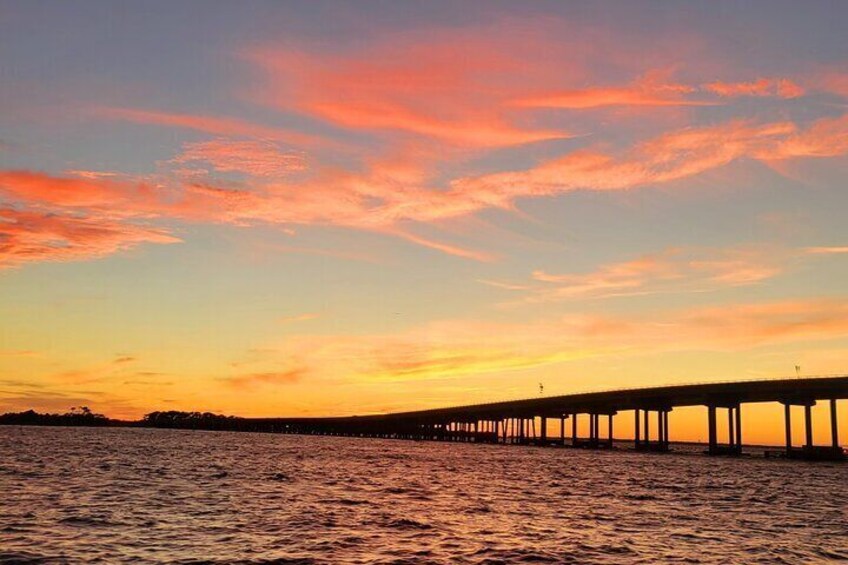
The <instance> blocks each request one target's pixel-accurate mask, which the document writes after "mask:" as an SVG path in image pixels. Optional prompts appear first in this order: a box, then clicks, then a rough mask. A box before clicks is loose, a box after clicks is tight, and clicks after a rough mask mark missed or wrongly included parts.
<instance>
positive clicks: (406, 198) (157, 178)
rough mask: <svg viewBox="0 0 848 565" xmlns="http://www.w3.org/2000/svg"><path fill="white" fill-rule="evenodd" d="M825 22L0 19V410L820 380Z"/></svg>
mask: <svg viewBox="0 0 848 565" xmlns="http://www.w3.org/2000/svg"><path fill="white" fill-rule="evenodd" d="M846 20H848V5H846V4H845V3H842V2H824V1H822V2H805V3H798V2H773V1H768V2H757V1H752V2H745V3H737V2H709V3H707V2H703V3H694V2H692V3H680V4H671V3H668V2H627V3H622V2H610V3H606V2H593V3H584V2H533V3H516V2H485V3H482V2H464V3H461V2H460V3H457V2H388V1H387V2H375V1H370V2H369V1H365V2H356V3H347V2H308V3H307V2H268V3H264V2H249V3H238V4H234V3H223V2H190V1H188V2H180V3H171V2H167V3H166V2H144V3H129V2H79V3H67V2H59V1H55V2H42V1H27V2H23V1H19V2H12V1H8V0H2V1H0V54H2V56H0V109H2V111H0V411H12V410H24V409H29V408H35V409H37V410H50V411H64V410H67V409H68V408H70V407H71V406H80V405H86V406H89V407H91V408H92V409H93V410H95V411H99V412H104V413H106V414H108V415H110V416H114V417H122V418H136V417H139V416H141V415H142V414H144V413H146V412H150V411H153V410H202V411H214V412H222V413H227V414H239V415H244V416H286V415H291V416H300V415H314V416H319V415H343V414H365V413H378V412H387V411H395V410H411V409H419V408H421V409H423V408H432V407H439V406H449V405H456V404H470V403H477V402H487V401H493V400H508V399H514V398H527V397H534V396H538V395H539V394H540V392H539V385H540V383H541V384H542V385H543V386H544V391H543V393H544V394H545V395H554V394H567V393H571V392H580V391H589V390H606V389H613V388H623V387H643V386H657V385H663V384H674V383H693V382H712V381H721V380H740V379H758V378H773V377H784V376H795V375H796V369H795V367H796V365H798V366H800V374H801V375H802V376H805V375H806V376H810V375H826V374H845V373H848V300H846V296H848V293H846V289H845V281H846V280H848V228H846V223H845V218H846V212H848V193H847V192H846V187H845V179H846V173H848V158H846V155H848V39H846V36H845V33H844V22H845V21H846ZM842 406H846V407H848V401H842V402H841V403H840V409H841V410H842V414H844V416H841V422H840V426H841V427H842V428H843V437H848V412H846V411H845V410H846V409H848V408H846V409H842V408H841V407H842ZM750 410H751V414H752V415H753V416H752V417H750V418H748V419H747V420H746V429H745V433H746V436H748V437H746V438H745V439H746V440H748V439H751V440H759V441H770V440H776V439H779V433H782V432H780V430H782V427H781V421H780V419H779V412H780V409H779V407H776V406H774V407H751V408H750ZM816 410H817V411H819V410H820V409H819V407H817V409H816ZM817 413H818V412H817ZM678 414H679V415H678ZM685 414H686V411H678V412H675V413H673V415H672V418H671V426H672V437H674V436H675V435H678V436H679V437H680V438H681V439H684V438H685V439H697V438H699V437H701V436H703V434H704V433H705V426H706V417H705V411H704V414H701V412H699V411H698V412H692V410H690V412H689V416H686V415H685ZM821 414H822V416H821V422H822V424H821V425H819V426H818V428H820V429H817V431H816V433H817V434H824V433H825V432H826V430H825V428H826V425H825V424H824V422H825V420H824V418H826V412H821ZM676 418H677V420H678V421H679V425H678V426H677V430H675V419H676ZM625 420H626V419H625ZM675 431H678V433H677V434H675ZM821 437H822V438H824V437H825V436H824V435H821Z"/></svg>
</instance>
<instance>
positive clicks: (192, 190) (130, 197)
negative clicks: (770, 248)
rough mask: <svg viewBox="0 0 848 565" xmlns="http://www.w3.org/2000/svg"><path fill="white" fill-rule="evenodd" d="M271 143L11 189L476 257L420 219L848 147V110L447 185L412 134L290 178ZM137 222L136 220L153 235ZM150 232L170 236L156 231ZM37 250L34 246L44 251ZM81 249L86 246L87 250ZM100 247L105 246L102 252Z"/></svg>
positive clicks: (59, 206) (112, 216) (0, 185)
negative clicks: (372, 237) (236, 175)
mask: <svg viewBox="0 0 848 565" xmlns="http://www.w3.org/2000/svg"><path fill="white" fill-rule="evenodd" d="M279 151H280V150H279V148H278V147H277V146H275V145H274V144H271V143H270V142H268V143H266V142H253V141H250V142H238V141H233V140H213V141H210V142H201V143H198V144H190V145H189V146H187V149H186V152H184V153H183V154H182V155H181V156H178V157H177V158H176V161H192V162H194V161H195V160H201V159H203V160H205V161H206V162H209V163H210V164H211V168H212V169H216V168H217V169H218V170H223V171H235V170H240V171H241V172H245V173H248V179H246V180H244V181H241V182H239V183H233V182H222V181H220V180H218V179H214V178H206V176H204V177H203V178H199V179H196V178H192V177H188V178H184V177H183V178H181V177H180V176H179V175H177V176H168V174H167V172H166V173H165V174H164V175H161V174H160V175H158V176H155V177H149V178H146V179H144V180H134V179H131V178H125V177H120V176H117V177H113V176H102V175H94V176H92V175H88V174H86V175H84V176H83V177H77V178H74V177H56V176H50V175H46V174H43V173H37V172H30V171H0V195H3V196H4V197H6V198H7V199H9V200H10V201H12V202H17V203H20V204H22V205H26V206H29V207H32V208H33V209H37V210H38V211H48V212H56V213H58V214H61V215H64V216H67V215H68V212H69V211H72V212H73V215H84V216H85V217H87V218H89V219H88V220H87V221H88V222H89V224H91V222H93V221H94V219H95V218H102V219H103V220H104V222H105V228H104V229H105V230H106V231H110V230H111V231H114V229H115V227H116V225H115V222H116V221H118V220H120V221H128V220H155V219H159V218H171V219H177V220H182V221H189V222H205V223H217V224H231V225H238V226H246V225H252V224H256V223H264V224H269V225H275V226H278V227H280V228H281V229H285V230H288V231H289V232H290V233H291V228H292V227H293V226H297V225H329V226H340V227H346V228H351V229H358V230H366V231H371V232H376V233H383V234H387V235H392V236H396V237H402V238H404V239H407V240H409V241H411V242H413V243H415V244H418V245H423V246H427V247H430V248H433V249H436V250H439V251H441V252H444V253H449V254H453V255H457V256H460V257H465V258H470V259H475V260H481V261H486V260H491V259H492V258H493V255H492V254H490V253H486V252H483V251H478V250H472V249H466V248H464V247H462V246H458V245H456V244H454V243H452V242H442V241H438V240H437V239H434V238H431V237H424V236H422V235H419V232H420V230H417V229H416V226H415V224H429V225H437V224H438V223H439V222H443V221H447V220H452V219H456V218H461V217H465V216H468V215H472V214H475V213H477V212H479V211H481V210H485V209H492V208H495V209H504V210H512V209H514V206H515V202H516V201H517V200H518V199H521V198H539V197H546V196H555V195H558V194H562V193H566V192H569V191H574V190H625V189H629V188H633V187H639V186H645V185H650V184H659V183H665V182H670V181H674V180H678V179H682V178H686V177H690V176H693V175H698V174H700V173H703V172H705V171H709V170H712V169H715V168H718V167H721V166H723V165H726V164H728V163H731V162H733V161H735V160H737V159H741V158H753V159H761V160H779V159H790V158H802V157H826V156H836V155H844V154H846V153H848V115H844V116H840V117H836V118H824V119H820V120H818V121H815V122H813V123H812V124H810V125H809V126H807V127H806V128H799V127H798V126H797V125H795V124H794V123H792V122H774V123H766V124H751V123H749V122H742V121H732V122H728V123H724V124H720V125H716V126H709V127H703V128H688V129H682V130H678V131H673V132H670V133H666V134H663V135H660V136H658V137H656V138H654V139H649V140H647V141H644V142H642V143H638V144H636V145H635V146H634V147H632V148H630V149H629V150H626V151H624V152H622V153H620V154H615V153H609V152H604V151H600V150H597V149H584V150H578V151H574V152H571V153H568V154H566V155H564V156H562V157H559V158H556V159H552V160H549V161H546V162H542V163H540V164H539V165H537V166H534V167H532V168H530V169H528V170H523V171H512V172H502V173H494V174H489V175H481V176H477V177H466V178H455V179H454V180H452V181H449V183H448V186H447V188H443V187H441V186H439V185H438V184H437V183H435V182H434V180H433V178H432V177H433V176H434V173H433V172H432V171H431V170H430V169H428V166H432V164H431V162H430V160H432V159H436V162H438V161H437V160H438V156H439V153H438V152H437V151H435V150H433V149H432V148H429V147H428V148H425V149H423V150H422V149H421V148H420V146H418V145H415V144H411V145H409V146H402V149H400V150H398V152H396V153H395V154H392V155H390V156H389V157H388V158H384V159H372V160H370V161H368V163H367V166H366V167H365V169H364V170H362V171H356V172H349V171H343V170H338V169H327V168H323V169H320V168H319V169H318V170H316V171H315V172H314V174H311V175H309V176H308V177H307V178H300V179H288V178H280V175H284V174H285V173H286V172H288V170H289V169H290V168H291V167H292V165H294V167H295V168H296V167H297V166H298V165H297V162H296V161H295V162H287V161H285V160H284V159H282V160H280V161H278V160H277V159H281V158H282V157H283V156H285V155H286V153H285V152H282V153H280V152H279ZM139 229H141V228H138V227H137V226H136V227H135V228H133V227H132V226H129V227H127V228H126V230H127V231H128V233H132V234H133V237H135V238H136V240H137V241H143V237H144V236H142V234H141V232H139ZM144 233H147V236H146V237H148V238H157V237H158V238H159V239H160V240H161V238H162V237H163V235H164V234H163V233H162V232H159V233H158V235H157V234H154V233H153V232H151V231H150V230H148V231H147V232H144ZM34 256H35V255H33V257H34ZM81 256H85V255H84V254H83V255H81ZM98 256H99V255H98Z"/></svg>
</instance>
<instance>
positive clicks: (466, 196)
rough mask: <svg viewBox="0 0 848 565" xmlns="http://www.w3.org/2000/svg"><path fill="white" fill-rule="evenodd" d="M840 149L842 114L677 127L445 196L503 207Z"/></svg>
mask: <svg viewBox="0 0 848 565" xmlns="http://www.w3.org/2000/svg"><path fill="white" fill-rule="evenodd" d="M845 153H848V115H845V116H842V117H840V118H835V119H831V118H825V119H821V120H818V121H816V122H814V123H813V124H812V125H810V126H809V127H808V128H807V129H805V130H799V129H798V127H797V126H796V125H795V124H793V123H791V122H775V123H770V124H763V125H752V124H749V123H746V122H740V121H734V122H729V123H725V124H721V125H718V126H710V127H704V128H690V129H683V130H679V131H676V132H671V133H667V134H664V135H661V136H659V137H657V138H655V139H652V140H649V141H646V142H643V143H640V144H638V145H636V146H635V147H634V148H633V149H631V150H630V151H628V152H627V153H625V154H624V155H623V156H620V157H615V156H613V155H610V154H606V153H601V152H596V151H590V150H582V151H577V152H574V153H569V154H567V155H565V156H563V157H561V158H559V159H554V160H551V161H547V162H543V163H541V164H540V165H538V166H536V167H534V168H532V169H529V170H526V171H520V172H505V173H495V174H490V175H483V176H479V177H476V178H465V179H458V180H455V181H453V182H452V191H451V193H450V194H449V195H448V196H456V197H457V198H459V199H462V200H464V201H465V203H466V206H467V207H471V203H477V205H478V207H479V208H484V207H500V208H509V207H511V204H512V202H513V201H514V200H516V199H517V198H526V197H540V196H553V195H556V194H560V193H564V192H569V191H573V190H623V189H628V188H633V187H637V186H644V185H648V184H659V183H664V182H669V181H674V180H678V179H682V178H686V177H690V176H694V175H697V174H700V173H703V172H705V171H709V170H711V169H715V168H718V167H721V166H723V165H726V164H728V163H731V162H733V161H735V160H737V159H740V158H743V157H749V158H757V159H763V160H767V159H786V158H791V157H808V156H835V155H843V154H845Z"/></svg>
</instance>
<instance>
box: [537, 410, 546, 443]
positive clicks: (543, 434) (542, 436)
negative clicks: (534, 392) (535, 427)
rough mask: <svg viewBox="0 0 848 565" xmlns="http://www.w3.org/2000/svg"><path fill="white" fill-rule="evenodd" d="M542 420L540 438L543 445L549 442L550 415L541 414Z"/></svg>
mask: <svg viewBox="0 0 848 565" xmlns="http://www.w3.org/2000/svg"><path fill="white" fill-rule="evenodd" d="M541 418H542V420H541V422H540V424H539V436H540V437H539V440H540V441H541V442H542V445H546V444H547V443H548V417H547V416H541Z"/></svg>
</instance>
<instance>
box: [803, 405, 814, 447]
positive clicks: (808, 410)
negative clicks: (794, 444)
mask: <svg viewBox="0 0 848 565" xmlns="http://www.w3.org/2000/svg"><path fill="white" fill-rule="evenodd" d="M804 424H805V432H806V440H807V441H806V444H805V445H804V447H805V448H806V449H812V448H813V411H812V406H810V405H809V404H808V405H806V406H804Z"/></svg>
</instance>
